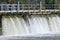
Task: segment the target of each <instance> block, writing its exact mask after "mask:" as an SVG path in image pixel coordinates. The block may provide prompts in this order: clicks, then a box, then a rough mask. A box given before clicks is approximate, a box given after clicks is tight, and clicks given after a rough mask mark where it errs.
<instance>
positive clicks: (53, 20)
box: [2, 14, 60, 36]
mask: <svg viewBox="0 0 60 40" xmlns="http://www.w3.org/2000/svg"><path fill="white" fill-rule="evenodd" d="M2 29H3V35H17V36H18V35H27V34H28V35H30V34H33V35H34V34H60V17H59V15H56V14H52V15H30V16H28V15H26V16H24V17H20V15H16V16H15V15H14V16H3V17H2Z"/></svg>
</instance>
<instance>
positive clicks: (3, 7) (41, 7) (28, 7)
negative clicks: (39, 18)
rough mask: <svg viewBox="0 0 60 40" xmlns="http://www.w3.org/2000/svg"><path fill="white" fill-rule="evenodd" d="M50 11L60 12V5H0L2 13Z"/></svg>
mask: <svg viewBox="0 0 60 40" xmlns="http://www.w3.org/2000/svg"><path fill="white" fill-rule="evenodd" d="M46 9H48V10H50V9H58V10H60V4H42V3H41V2H40V4H19V2H18V4H0V11H14V10H15V11H17V12H19V11H20V10H46Z"/></svg>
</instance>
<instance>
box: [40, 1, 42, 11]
mask: <svg viewBox="0 0 60 40" xmlns="http://www.w3.org/2000/svg"><path fill="white" fill-rule="evenodd" d="M40 10H42V2H41V1H40Z"/></svg>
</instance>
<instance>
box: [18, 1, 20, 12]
mask: <svg viewBox="0 0 60 40" xmlns="http://www.w3.org/2000/svg"><path fill="white" fill-rule="evenodd" d="M19 10H20V6H19V1H18V4H17V12H18V13H19Z"/></svg>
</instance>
